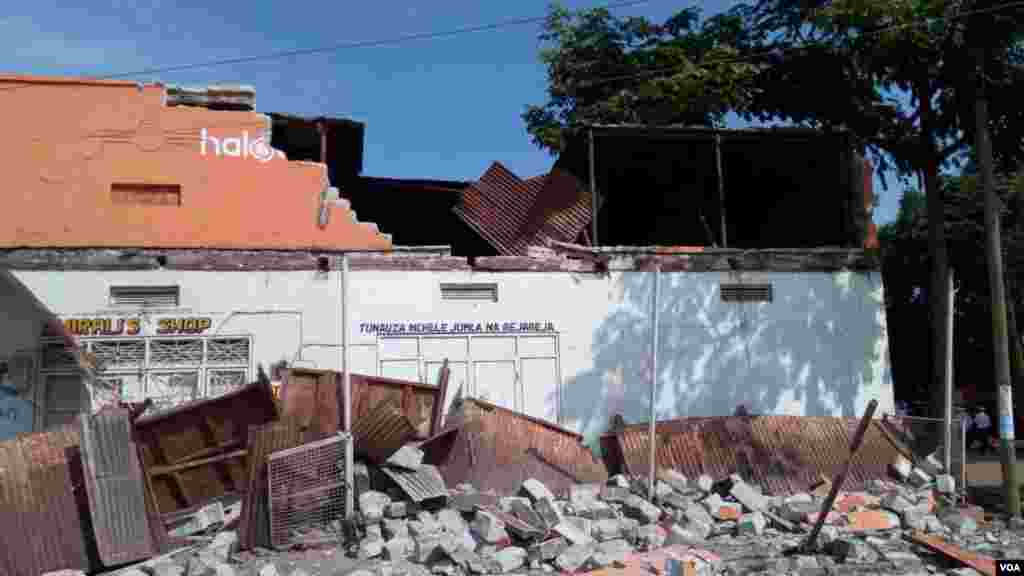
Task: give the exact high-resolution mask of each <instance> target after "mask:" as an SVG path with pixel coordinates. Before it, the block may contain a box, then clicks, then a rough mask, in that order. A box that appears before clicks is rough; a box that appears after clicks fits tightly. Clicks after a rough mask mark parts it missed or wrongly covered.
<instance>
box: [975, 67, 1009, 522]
mask: <svg viewBox="0 0 1024 576" xmlns="http://www.w3.org/2000/svg"><path fill="white" fill-rule="evenodd" d="M974 54H975V59H976V60H975V64H976V66H977V68H975V67H971V68H970V70H971V72H972V74H971V79H972V80H973V81H974V86H975V90H976V94H977V96H976V100H975V106H974V121H975V124H976V126H975V133H976V134H975V148H976V149H977V153H978V176H979V177H980V179H981V186H982V190H984V193H985V260H986V262H987V264H988V284H989V295H990V298H991V300H992V349H993V351H994V352H995V362H996V365H995V377H996V390H997V391H998V393H999V395H998V399H999V447H1000V452H1001V456H1002V458H1001V460H1002V464H1003V491H1004V493H1005V496H1006V511H1007V512H1008V513H1009V514H1010V515H1011V516H1013V517H1018V516H1020V493H1019V492H1018V490H1019V489H1018V484H1017V449H1016V442H1015V440H1014V430H1013V388H1011V387H1010V355H1009V345H1008V342H1007V336H1006V293H1005V288H1004V284H1003V250H1002V241H1001V238H1000V228H999V225H1000V223H999V213H1000V202H999V198H997V197H996V190H995V183H994V182H993V171H992V141H991V139H990V138H989V133H988V101H987V99H986V95H985V88H984V79H983V78H981V77H979V74H978V72H979V71H980V69H982V68H983V66H984V65H985V53H984V49H983V48H975V49H974Z"/></svg>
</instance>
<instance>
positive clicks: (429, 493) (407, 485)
mask: <svg viewBox="0 0 1024 576" xmlns="http://www.w3.org/2000/svg"><path fill="white" fill-rule="evenodd" d="M380 471H381V473H383V474H384V475H385V476H387V477H388V478H390V479H391V480H392V481H393V482H394V483H395V484H397V485H398V487H399V488H401V489H402V491H403V492H405V493H406V494H407V495H408V496H409V498H412V500H413V502H423V501H424V500H431V499H434V498H447V497H448V487H447V486H445V483H444V478H442V477H441V473H440V472H438V470H437V468H436V467H435V466H431V465H429V464H423V465H421V466H420V467H419V469H418V470H415V471H414V470H405V469H402V468H395V467H393V466H383V467H381V469H380Z"/></svg>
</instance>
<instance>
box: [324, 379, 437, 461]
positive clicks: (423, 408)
mask: <svg viewBox="0 0 1024 576" xmlns="http://www.w3.org/2000/svg"><path fill="white" fill-rule="evenodd" d="M351 380H352V398H353V401H352V425H353V427H354V426H355V425H356V423H357V422H359V420H360V419H363V418H366V417H367V416H368V415H369V414H370V412H372V411H373V410H374V409H375V408H376V407H377V406H378V405H379V404H380V403H382V402H393V403H395V404H396V405H398V406H400V407H401V409H402V412H403V413H404V414H405V416H406V417H407V418H408V419H409V422H411V423H412V425H413V427H414V428H415V429H416V438H419V439H424V438H426V437H427V436H428V434H429V430H430V417H431V414H432V412H433V409H434V401H435V400H436V399H437V395H438V387H437V386H433V385H430V384H424V383H423V382H416V381H413V380H400V379H398V378H385V377H383V376H372V375H368V374H355V373H353V374H352V378H351ZM338 397H339V398H342V401H344V393H340V394H338ZM357 449H358V447H357Z"/></svg>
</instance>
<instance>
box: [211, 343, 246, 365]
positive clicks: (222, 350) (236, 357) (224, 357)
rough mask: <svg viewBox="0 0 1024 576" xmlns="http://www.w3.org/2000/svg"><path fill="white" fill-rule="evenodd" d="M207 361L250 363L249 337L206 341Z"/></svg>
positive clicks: (212, 362)
mask: <svg viewBox="0 0 1024 576" xmlns="http://www.w3.org/2000/svg"><path fill="white" fill-rule="evenodd" d="M206 361H207V362H208V363H210V364H248V363H249V339H248V338H218V339H215V340H209V341H207V343H206Z"/></svg>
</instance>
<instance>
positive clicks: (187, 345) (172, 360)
mask: <svg viewBox="0 0 1024 576" xmlns="http://www.w3.org/2000/svg"><path fill="white" fill-rule="evenodd" d="M202 361H203V341H202V340H201V339H199V338H189V339H181V340H153V341H151V342H150V346H149V362H150V364H154V365H171V364H200V363H201V362H202Z"/></svg>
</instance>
